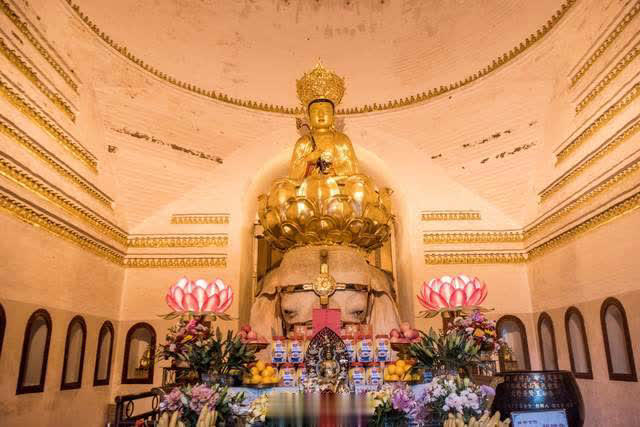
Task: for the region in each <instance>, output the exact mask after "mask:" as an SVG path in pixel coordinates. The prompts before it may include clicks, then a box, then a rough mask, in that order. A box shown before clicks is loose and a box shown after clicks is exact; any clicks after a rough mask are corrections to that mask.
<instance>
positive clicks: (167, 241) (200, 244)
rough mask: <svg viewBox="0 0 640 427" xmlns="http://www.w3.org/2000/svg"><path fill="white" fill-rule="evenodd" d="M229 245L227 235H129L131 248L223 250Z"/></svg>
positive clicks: (128, 242) (128, 241)
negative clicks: (211, 248) (209, 248)
mask: <svg viewBox="0 0 640 427" xmlns="http://www.w3.org/2000/svg"><path fill="white" fill-rule="evenodd" d="M228 244H229V237H228V236H227V235H226V234H220V233H219V234H185V235H154V236H149V235H140V234H129V236H128V237H127V247H129V248H206V247H217V248H223V247H226V246H227V245H228Z"/></svg>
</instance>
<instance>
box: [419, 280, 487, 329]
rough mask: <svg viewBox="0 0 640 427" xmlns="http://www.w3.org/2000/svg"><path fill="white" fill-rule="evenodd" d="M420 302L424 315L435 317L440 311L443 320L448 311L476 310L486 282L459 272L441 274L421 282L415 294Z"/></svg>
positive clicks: (484, 292)
mask: <svg viewBox="0 0 640 427" xmlns="http://www.w3.org/2000/svg"><path fill="white" fill-rule="evenodd" d="M417 297H418V301H420V304H422V306H423V307H424V308H426V309H427V310H426V311H425V312H423V316H425V317H435V316H437V315H438V314H440V313H442V315H443V319H444V320H445V329H446V326H447V321H446V320H447V319H449V318H450V317H451V316H450V315H449V312H452V311H453V312H457V311H469V310H478V309H479V307H478V306H479V305H480V304H482V302H483V301H484V300H485V298H486V297H487V284H486V283H484V282H481V281H480V279H478V278H477V277H473V278H471V277H469V276H465V275H463V274H460V275H458V276H455V277H451V276H442V277H439V278H435V279H431V280H430V281H429V282H424V283H423V284H422V289H421V290H420V294H419V295H418V296H417Z"/></svg>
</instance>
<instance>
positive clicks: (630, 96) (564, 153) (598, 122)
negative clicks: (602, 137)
mask: <svg viewBox="0 0 640 427" xmlns="http://www.w3.org/2000/svg"><path fill="white" fill-rule="evenodd" d="M638 96H640V83H636V84H635V85H633V87H631V89H629V90H628V91H627V93H625V94H624V95H622V97H621V98H620V99H619V100H618V101H616V103H615V104H613V105H612V106H610V107H609V108H607V109H606V110H605V111H604V112H603V113H602V114H600V115H599V116H598V118H597V119H595V120H594V121H593V122H592V123H591V124H590V125H589V126H588V127H587V128H586V129H585V130H583V131H582V132H581V133H580V135H578V136H577V137H575V138H574V139H573V140H572V141H571V142H570V143H569V144H567V145H566V146H565V147H564V148H563V149H562V150H560V151H559V152H558V154H556V159H557V161H556V164H560V163H562V162H563V161H564V160H566V159H567V158H568V157H569V155H570V154H571V153H573V152H574V151H575V150H576V149H578V147H580V146H581V145H582V144H584V143H585V141H587V140H588V139H589V138H590V137H592V136H593V135H594V134H595V133H596V132H597V131H598V130H599V129H600V128H602V126H604V125H605V124H607V123H609V122H610V121H611V119H613V118H614V117H615V116H617V115H618V114H619V113H620V112H621V111H623V110H624V109H625V108H626V107H627V106H628V105H629V104H631V103H632V102H633V101H634V100H635V99H636V98H637V97H638Z"/></svg>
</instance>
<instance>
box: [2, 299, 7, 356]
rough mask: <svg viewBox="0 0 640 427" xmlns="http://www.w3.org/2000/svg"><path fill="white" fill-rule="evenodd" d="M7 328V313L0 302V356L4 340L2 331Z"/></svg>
mask: <svg viewBox="0 0 640 427" xmlns="http://www.w3.org/2000/svg"><path fill="white" fill-rule="evenodd" d="M5 329H7V315H6V313H5V312H4V307H2V304H0V356H2V343H3V342H4V331H5Z"/></svg>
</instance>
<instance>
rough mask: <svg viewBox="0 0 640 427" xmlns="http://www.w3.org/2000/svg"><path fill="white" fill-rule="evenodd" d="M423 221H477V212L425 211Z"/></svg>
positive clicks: (478, 214) (478, 217)
mask: <svg viewBox="0 0 640 427" xmlns="http://www.w3.org/2000/svg"><path fill="white" fill-rule="evenodd" d="M421 217H422V220H423V221H479V220H480V219H481V218H480V212H479V211H425V212H422V215H421Z"/></svg>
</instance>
